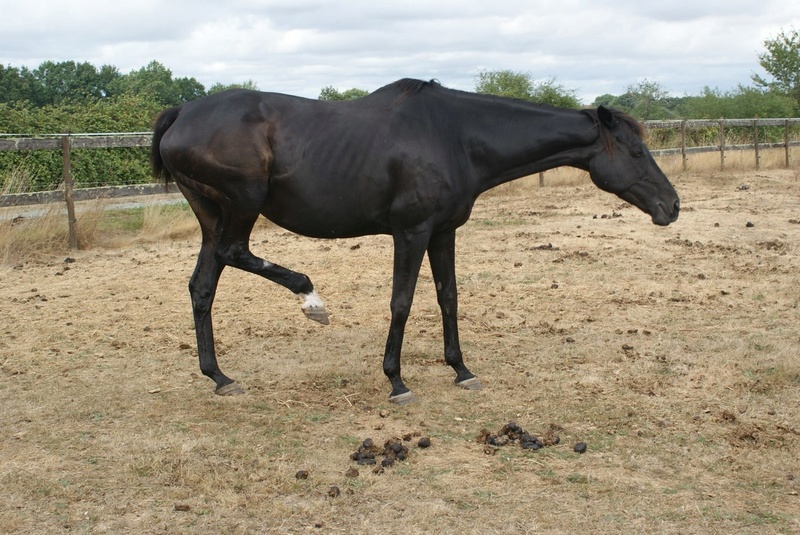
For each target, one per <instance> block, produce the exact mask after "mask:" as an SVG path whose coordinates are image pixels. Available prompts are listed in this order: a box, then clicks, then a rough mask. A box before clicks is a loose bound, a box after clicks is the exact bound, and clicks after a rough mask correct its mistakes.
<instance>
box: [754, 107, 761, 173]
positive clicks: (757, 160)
mask: <svg viewBox="0 0 800 535" xmlns="http://www.w3.org/2000/svg"><path fill="white" fill-rule="evenodd" d="M753 146H754V147H755V151H756V171H758V169H759V168H760V167H761V155H760V154H759V153H758V118H755V119H753Z"/></svg>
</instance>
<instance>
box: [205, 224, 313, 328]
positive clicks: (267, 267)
mask: <svg viewBox="0 0 800 535" xmlns="http://www.w3.org/2000/svg"><path fill="white" fill-rule="evenodd" d="M258 216H259V213H258V212H253V213H252V214H249V215H248V214H247V212H245V211H243V210H240V211H238V212H236V214H235V215H234V214H230V215H228V217H226V220H225V224H224V231H223V233H222V235H221V236H220V240H219V244H218V245H217V249H216V257H217V260H219V261H221V262H222V263H224V264H225V265H228V266H231V267H235V268H238V269H241V270H243V271H247V272H249V273H254V274H256V275H260V276H261V277H264V278H265V279H268V280H271V281H272V282H275V283H277V284H280V285H281V286H283V287H284V288H287V289H288V290H290V291H291V292H293V293H295V294H296V295H298V296H299V297H300V298H301V299H303V304H302V305H301V308H302V310H303V312H304V313H305V315H306V317H307V318H309V319H311V320H314V321H316V322H319V323H321V324H323V325H327V324H328V313H327V311H326V310H325V304H324V303H323V302H322V299H320V298H319V296H318V295H317V292H316V290H315V289H314V285H313V284H312V283H311V279H309V278H308V276H307V275H305V274H303V273H298V272H296V271H292V270H291V269H287V268H285V267H282V266H279V265H277V264H273V263H272V262H268V261H266V260H264V259H263V258H259V257H257V256H256V255H254V254H253V253H252V252H251V251H250V232H251V231H252V230H253V225H255V222H256V220H257V219H258Z"/></svg>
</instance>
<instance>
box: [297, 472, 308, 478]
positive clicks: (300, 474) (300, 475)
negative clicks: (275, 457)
mask: <svg viewBox="0 0 800 535" xmlns="http://www.w3.org/2000/svg"><path fill="white" fill-rule="evenodd" d="M294 477H295V478H297V479H308V470H298V471H297V473H295V475H294Z"/></svg>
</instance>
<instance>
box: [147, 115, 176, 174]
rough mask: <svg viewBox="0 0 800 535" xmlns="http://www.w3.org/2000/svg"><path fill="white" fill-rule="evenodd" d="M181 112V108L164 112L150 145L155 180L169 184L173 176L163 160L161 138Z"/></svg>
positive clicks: (157, 121)
mask: <svg viewBox="0 0 800 535" xmlns="http://www.w3.org/2000/svg"><path fill="white" fill-rule="evenodd" d="M180 112H181V107H180V106H176V107H174V108H169V109H167V110H164V111H162V112H161V113H160V114H158V117H156V121H155V124H154V125H153V143H152V144H151V145H150V167H151V169H152V171H153V178H155V179H159V178H160V179H163V180H164V182H169V180H170V179H171V178H172V175H170V174H169V169H167V168H166V166H165V165H164V160H163V159H162V158H161V138H162V137H164V134H165V133H166V132H167V130H169V127H170V126H172V123H174V122H175V119H177V118H178V115H179V114H180Z"/></svg>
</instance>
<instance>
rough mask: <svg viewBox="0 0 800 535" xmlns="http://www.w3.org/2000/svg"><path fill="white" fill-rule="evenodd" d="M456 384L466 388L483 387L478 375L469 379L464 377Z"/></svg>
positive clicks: (477, 388) (476, 388) (478, 388)
mask: <svg viewBox="0 0 800 535" xmlns="http://www.w3.org/2000/svg"><path fill="white" fill-rule="evenodd" d="M456 385H457V386H460V387H461V388H463V389H465V390H480V389H481V388H483V385H481V382H480V381H478V378H477V377H470V378H469V379H464V380H463V381H461V382H460V383H456Z"/></svg>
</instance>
